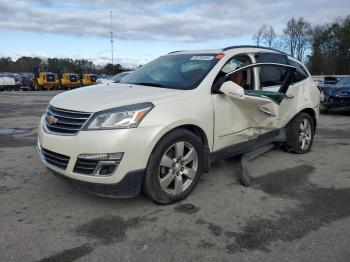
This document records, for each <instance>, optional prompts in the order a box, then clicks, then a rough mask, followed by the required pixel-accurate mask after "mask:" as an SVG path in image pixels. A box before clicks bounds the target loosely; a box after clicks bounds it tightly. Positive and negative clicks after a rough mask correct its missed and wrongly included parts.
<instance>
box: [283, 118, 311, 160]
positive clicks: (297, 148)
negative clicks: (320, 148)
mask: <svg viewBox="0 0 350 262" xmlns="http://www.w3.org/2000/svg"><path fill="white" fill-rule="evenodd" d="M304 120H307V121H308V122H309V124H310V129H311V130H310V131H311V132H310V137H309V139H310V140H309V144H308V145H307V147H304V148H302V145H301V144H300V141H299V136H300V135H301V129H300V127H301V123H302V121H304ZM314 133H315V126H314V122H313V119H312V117H311V116H310V115H309V114H307V113H304V112H302V113H299V114H298V115H296V116H295V117H294V118H293V119H292V120H291V121H290V122H289V123H288V125H287V127H286V135H287V140H286V143H285V148H286V151H288V152H292V153H296V154H305V153H308V152H310V150H311V147H312V142H313V139H314Z"/></svg>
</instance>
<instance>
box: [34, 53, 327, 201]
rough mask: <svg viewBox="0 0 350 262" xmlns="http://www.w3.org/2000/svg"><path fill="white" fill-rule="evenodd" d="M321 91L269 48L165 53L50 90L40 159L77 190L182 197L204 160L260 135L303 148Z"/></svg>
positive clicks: (229, 153) (246, 148) (233, 151)
mask: <svg viewBox="0 0 350 262" xmlns="http://www.w3.org/2000/svg"><path fill="white" fill-rule="evenodd" d="M319 96H320V92H319V90H318V89H317V86H316V83H315V82H314V81H313V79H312V78H311V76H310V73H309V72H308V71H307V69H306V68H305V66H304V65H303V64H302V63H300V62H299V61H297V60H296V59H294V58H292V57H290V56H288V55H287V54H285V53H282V52H279V51H276V50H273V49H268V48H261V47H252V46H237V47H235V46H233V47H227V48H224V49H216V50H197V51H179V52H172V53H170V54H168V55H164V56H161V57H159V58H158V59H156V60H154V61H152V62H150V63H148V64H146V65H144V66H142V67H141V68H139V69H138V70H136V71H134V72H132V73H130V74H129V75H128V76H126V77H124V78H122V79H121V81H120V82H119V83H112V84H105V85H99V88H95V87H86V88H81V89H76V90H72V91H68V92H65V93H61V94H59V95H57V96H55V97H54V98H53V99H52V100H51V101H50V103H49V105H48V108H47V110H46V112H45V113H44V114H43V116H42V118H41V120H40V124H39V127H38V151H39V156H40V158H41V160H42V162H43V164H44V165H45V166H46V167H47V168H48V169H50V170H52V171H53V172H54V173H56V174H59V175H61V176H63V177H66V178H68V179H69V180H70V181H72V182H73V183H74V185H76V186H77V187H78V188H79V189H81V190H83V191H87V192H90V193H94V194H97V195H100V196H107V197H132V196H136V195H138V194H139V193H140V190H141V189H143V192H144V193H145V194H146V195H147V196H148V197H150V198H151V199H153V200H154V201H156V202H158V203H162V204H169V203H173V202H175V201H179V200H181V199H183V198H185V197H186V196H187V195H189V194H190V193H191V191H192V190H193V189H194V187H195V186H196V184H197V182H198V180H199V178H200V175H201V173H202V172H203V171H204V172H208V171H209V169H210V163H213V162H217V161H220V160H222V159H225V158H229V157H233V156H235V155H239V154H243V153H246V152H250V151H251V150H253V149H254V147H255V146H256V144H257V143H261V142H262V141H265V142H267V143H270V142H269V141H271V139H277V138H278V139H279V137H281V136H283V137H286V139H284V138H283V140H282V141H281V140H278V142H283V143H284V148H286V150H287V151H288V152H294V153H299V154H303V153H307V152H309V151H310V149H311V146H312V142H313V136H314V132H315V129H316V125H317V120H318V116H319V114H318V112H319V103H320V97H319ZM67 119H69V121H67ZM273 141H276V140H273ZM276 142H277V141H276ZM271 183H273V181H272V182H271Z"/></svg>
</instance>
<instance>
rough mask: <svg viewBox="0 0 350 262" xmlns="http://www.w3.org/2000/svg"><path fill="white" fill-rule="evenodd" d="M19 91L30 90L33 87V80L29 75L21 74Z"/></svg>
mask: <svg viewBox="0 0 350 262" xmlns="http://www.w3.org/2000/svg"><path fill="white" fill-rule="evenodd" d="M20 82H21V90H31V89H32V86H33V80H32V77H31V76H30V74H23V75H22V76H21V80H20Z"/></svg>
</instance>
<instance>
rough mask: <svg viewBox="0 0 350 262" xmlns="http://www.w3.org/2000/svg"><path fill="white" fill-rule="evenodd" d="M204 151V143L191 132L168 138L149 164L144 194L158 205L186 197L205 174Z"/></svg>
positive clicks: (159, 146)
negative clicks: (203, 169)
mask: <svg viewBox="0 0 350 262" xmlns="http://www.w3.org/2000/svg"><path fill="white" fill-rule="evenodd" d="M203 152H204V151H203V144H202V142H201V140H200V139H199V138H198V137H197V136H196V135H195V134H193V133H192V132H190V131H188V130H185V129H177V130H175V131H173V132H171V133H169V134H167V135H165V136H164V137H163V138H162V139H161V140H160V141H159V142H158V144H157V145H156V147H155V148H154V150H153V152H152V154H151V156H150V159H149V161H148V165H147V169H146V175H145V180H144V185H143V191H144V193H145V194H146V195H147V196H148V197H150V198H151V199H152V200H154V201H155V202H157V203H159V204H170V203H174V202H176V201H179V200H181V199H184V198H185V197H187V196H188V195H189V194H190V193H191V191H192V190H193V189H194V187H195V186H196V184H197V182H198V179H199V177H200V175H201V173H202V167H203Z"/></svg>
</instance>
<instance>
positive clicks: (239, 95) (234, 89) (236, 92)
mask: <svg viewBox="0 0 350 262" xmlns="http://www.w3.org/2000/svg"><path fill="white" fill-rule="evenodd" d="M220 91H221V92H222V93H224V94H225V95H227V96H229V97H232V98H236V99H242V100H243V99H244V89H243V87H241V86H240V85H237V84H236V83H234V82H232V81H226V82H225V83H223V84H222V85H221V87H220Z"/></svg>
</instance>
